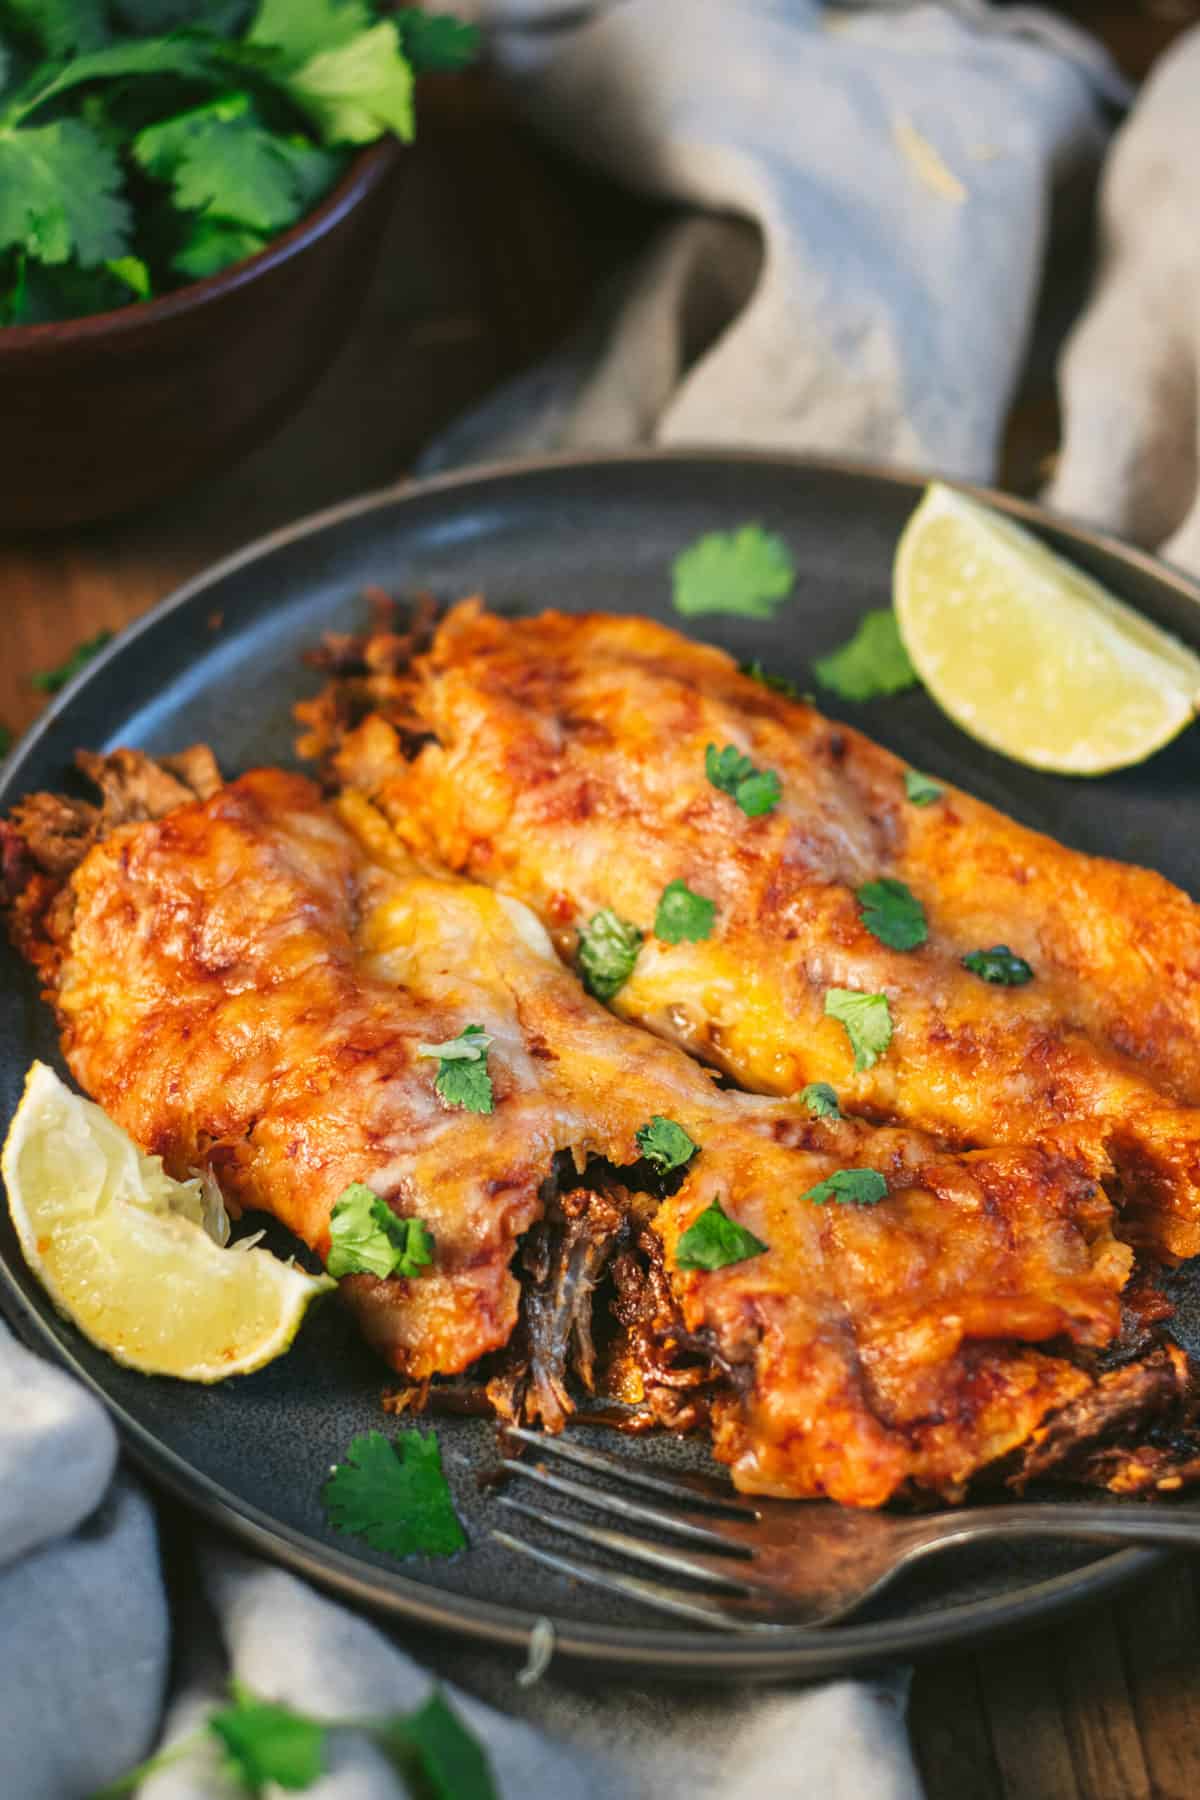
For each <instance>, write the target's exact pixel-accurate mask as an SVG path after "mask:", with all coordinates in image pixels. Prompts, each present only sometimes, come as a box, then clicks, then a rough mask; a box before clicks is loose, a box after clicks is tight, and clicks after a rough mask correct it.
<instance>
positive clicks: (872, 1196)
mask: <svg viewBox="0 0 1200 1800" xmlns="http://www.w3.org/2000/svg"><path fill="white" fill-rule="evenodd" d="M887 1191H888V1185H887V1182H886V1181H885V1180H884V1179H883V1176H882V1175H880V1174H878V1173H877V1172H876V1170H874V1169H837V1170H835V1171H834V1173H833V1174H832V1175H830V1176H828V1177H827V1178H826V1179H825V1180H824V1181H818V1183H817V1185H816V1187H811V1188H809V1190H808V1192H807V1194H801V1196H800V1198H801V1199H802V1200H811V1201H812V1203H813V1205H814V1206H824V1205H826V1204H827V1202H829V1201H830V1200H834V1201H836V1202H837V1204H838V1205H839V1206H878V1204H879V1202H880V1201H881V1200H883V1199H886V1197H887Z"/></svg>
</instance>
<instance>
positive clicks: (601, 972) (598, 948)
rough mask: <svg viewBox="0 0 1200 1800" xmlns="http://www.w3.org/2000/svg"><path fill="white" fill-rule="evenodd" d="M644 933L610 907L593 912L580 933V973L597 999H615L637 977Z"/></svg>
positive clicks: (585, 985)
mask: <svg viewBox="0 0 1200 1800" xmlns="http://www.w3.org/2000/svg"><path fill="white" fill-rule="evenodd" d="M642 937H643V933H642V932H640V931H639V930H638V928H637V926H636V925H631V924H630V923H629V921H628V919H620V918H618V917H617V915H616V913H615V912H612V911H611V910H610V909H609V908H608V907H607V906H605V907H601V909H600V911H599V912H598V913H593V914H592V916H591V918H590V919H589V920H588V922H587V924H586V925H585V926H584V927H583V929H582V930H581V931H580V933H579V971H580V974H581V975H582V976H583V985H584V987H585V988H586V989H587V991H588V993H589V994H594V995H595V996H596V998H597V1000H611V999H612V997H613V995H614V994H616V993H619V992H620V990H621V989H622V988H623V987H624V986H625V983H626V982H627V981H628V980H629V977H630V976H631V975H632V974H633V965H634V963H636V961H637V959H638V951H639V950H640V949H641V947H642Z"/></svg>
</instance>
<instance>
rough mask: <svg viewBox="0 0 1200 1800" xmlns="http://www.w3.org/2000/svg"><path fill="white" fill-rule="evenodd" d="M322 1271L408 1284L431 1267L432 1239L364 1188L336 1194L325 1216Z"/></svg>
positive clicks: (363, 1185) (417, 1224) (357, 1186)
mask: <svg viewBox="0 0 1200 1800" xmlns="http://www.w3.org/2000/svg"><path fill="white" fill-rule="evenodd" d="M329 1242H330V1248H329V1255H328V1256H327V1257H326V1259H325V1267H326V1268H327V1269H328V1271H329V1273H330V1274H331V1275H333V1276H335V1277H337V1278H338V1279H340V1278H341V1277H342V1276H343V1275H374V1276H377V1277H378V1279H379V1280H380V1281H384V1280H386V1279H387V1278H388V1277H389V1276H392V1275H402V1276H404V1277H405V1279H406V1280H409V1281H411V1280H413V1279H415V1277H416V1276H418V1275H419V1274H420V1273H421V1270H422V1269H426V1268H428V1267H429V1265H430V1264H431V1263H432V1261H433V1237H432V1235H431V1233H430V1231H429V1230H428V1228H427V1227H426V1226H425V1225H424V1224H423V1223H422V1222H421V1220H420V1219H402V1218H400V1217H398V1215H397V1214H396V1213H394V1212H393V1211H392V1209H391V1207H390V1206H389V1205H388V1204H387V1202H386V1200H381V1199H380V1198H379V1195H378V1194H377V1193H375V1192H374V1190H373V1189H372V1188H369V1187H367V1185H366V1183H365V1182H362V1181H352V1182H351V1183H350V1185H349V1186H348V1187H346V1188H343V1189H342V1192H341V1193H340V1194H339V1196H338V1198H337V1199H336V1200H335V1202H334V1206H333V1211H332V1213H331V1214H330V1215H329Z"/></svg>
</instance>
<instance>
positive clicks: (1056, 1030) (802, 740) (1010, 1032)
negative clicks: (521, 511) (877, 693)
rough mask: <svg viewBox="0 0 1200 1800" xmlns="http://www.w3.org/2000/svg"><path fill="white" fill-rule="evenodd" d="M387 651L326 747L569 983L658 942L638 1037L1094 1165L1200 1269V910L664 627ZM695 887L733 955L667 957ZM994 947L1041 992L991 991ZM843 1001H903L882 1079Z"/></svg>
mask: <svg viewBox="0 0 1200 1800" xmlns="http://www.w3.org/2000/svg"><path fill="white" fill-rule="evenodd" d="M385 641H390V643H391V644H392V647H393V649H394V647H395V644H396V641H397V640H395V639H392V640H383V639H375V640H370V641H369V643H368V646H367V657H368V661H366V662H364V661H363V660H362V655H361V653H360V658H359V661H358V662H357V663H354V662H353V660H352V658H351V656H350V653H349V652H348V651H347V650H346V649H345V647H344V646H343V650H342V661H341V664H340V665H339V668H340V673H339V675H338V679H337V680H335V682H334V683H333V684H332V686H331V688H330V689H329V691H328V692H327V694H326V695H325V696H324V697H323V699H322V700H321V701H320V702H318V703H317V704H316V705H314V706H312V707H310V708H309V709H307V711H308V718H309V723H310V727H311V729H310V733H309V738H308V744H309V747H310V748H311V749H314V750H316V751H321V752H323V753H324V754H325V755H326V757H327V759H328V762H329V766H330V767H331V768H332V771H333V772H334V775H335V777H336V779H337V780H339V781H340V782H342V783H344V784H346V785H347V786H350V787H353V788H356V789H358V790H360V791H362V792H364V793H366V794H368V795H369V796H371V798H372V799H373V800H374V801H375V802H376V804H377V805H378V806H379V807H380V808H381V809H382V810H383V811H384V813H385V814H386V816H387V817H388V819H389V820H390V822H391V823H392V825H393V827H394V828H395V830H396V831H397V832H398V833H399V834H400V835H401V836H402V837H403V838H404V840H405V841H406V842H407V843H408V844H409V845H411V846H412V847H413V849H414V850H415V851H416V853H417V854H419V855H423V856H429V857H436V858H438V859H439V860H440V861H441V862H443V863H445V864H448V865H449V866H450V867H452V868H454V869H457V870H461V871H462V872H463V873H465V874H468V875H470V876H471V877H472V878H473V879H475V880H478V881H484V882H487V883H488V884H489V885H492V886H494V887H496V888H499V889H501V890H503V891H504V892H505V893H509V894H513V895H516V896H518V897H519V898H520V899H522V900H524V901H526V902H527V903H528V905H530V906H531V907H532V908H533V909H534V910H535V911H536V912H537V914H538V915H539V917H540V918H541V919H542V921H543V922H544V923H545V925H546V927H547V929H548V930H549V931H551V932H552V933H553V934H554V936H555V939H556V942H557V943H558V944H559V946H560V949H562V951H563V952H564V954H565V955H567V956H568V957H570V956H571V955H572V954H573V951H574V946H575V942H576V933H577V931H578V928H579V927H580V926H582V925H583V924H584V923H585V921H587V920H588V919H589V918H590V917H591V915H592V914H594V913H595V912H596V911H597V910H598V909H600V908H602V907H603V908H611V909H612V910H613V911H614V912H616V913H617V914H618V915H620V917H622V918H624V919H627V920H630V921H631V922H633V923H634V924H636V925H638V926H639V927H640V928H641V929H642V930H643V931H645V932H646V933H647V937H646V942H645V945H644V947H643V949H642V952H641V954H640V956H639V958H638V962H637V966H636V969H635V971H634V974H633V976H632V978H631V979H630V981H629V982H628V983H627V985H626V986H625V987H624V988H622V990H621V991H620V993H619V994H618V995H617V997H616V999H615V1000H614V1002H613V1005H614V1007H615V1009H616V1010H617V1011H618V1012H619V1013H621V1014H622V1015H623V1016H624V1017H626V1018H629V1019H632V1020H636V1021H637V1022H638V1023H639V1024H641V1025H644V1026H648V1027H649V1028H650V1029H651V1030H653V1031H655V1032H657V1033H659V1034H660V1035H661V1036H663V1037H665V1038H669V1039H671V1040H673V1041H674V1042H676V1043H678V1044H680V1045H682V1046H683V1047H685V1048H686V1049H688V1050H690V1051H692V1052H693V1053H695V1054H698V1055H700V1056H701V1057H703V1058H704V1059H705V1060H706V1061H708V1062H711V1063H713V1064H714V1065H716V1066H718V1067H719V1068H721V1069H723V1070H725V1071H727V1072H728V1073H729V1074H730V1075H731V1076H733V1077H734V1079H735V1080H736V1081H738V1082H739V1083H740V1084H741V1085H742V1086H743V1087H745V1088H748V1089H750V1090H753V1091H756V1092H760V1093H779V1094H786V1093H791V1092H794V1091H795V1090H797V1089H799V1088H800V1087H802V1086H803V1085H804V1084H805V1083H807V1082H811V1081H818V1080H819V1081H827V1082H830V1083H832V1084H833V1085H834V1086H835V1087H836V1089H837V1091H838V1093H839V1095H841V1096H842V1098H843V1102H844V1104H845V1105H846V1106H847V1107H848V1108H849V1109H851V1110H852V1111H855V1112H858V1113H861V1114H863V1115H864V1116H867V1117H870V1118H874V1119H877V1120H887V1121H893V1122H897V1123H902V1124H905V1125H912V1126H916V1127H919V1128H921V1129H923V1130H926V1131H930V1132H934V1133H937V1134H938V1135H939V1136H941V1137H943V1138H944V1139H946V1140H947V1141H950V1142H953V1143H955V1144H958V1145H975V1146H978V1145H996V1144H1006V1143H1014V1144H1027V1143H1050V1142H1064V1143H1069V1142H1081V1143H1084V1144H1086V1145H1088V1146H1090V1150H1089V1151H1088V1153H1089V1154H1090V1153H1102V1154H1104V1155H1106V1156H1108V1157H1109V1158H1110V1159H1111V1160H1112V1162H1113V1164H1114V1165H1115V1168H1116V1172H1117V1180H1116V1184H1115V1187H1114V1191H1115V1192H1116V1193H1117V1195H1118V1198H1119V1200H1120V1203H1121V1207H1122V1211H1123V1224H1122V1229H1123V1231H1124V1232H1125V1234H1126V1235H1127V1236H1128V1237H1129V1238H1130V1240H1131V1241H1133V1242H1140V1243H1142V1244H1145V1245H1146V1246H1148V1247H1149V1248H1151V1249H1152V1250H1153V1251H1155V1252H1156V1253H1157V1254H1159V1255H1162V1256H1167V1257H1182V1256H1188V1255H1192V1254H1195V1253H1196V1252H1197V1251H1200V1111H1197V1110H1196V1108H1197V1105H1198V1104H1200V910H1198V909H1197V907H1196V906H1195V905H1194V904H1193V902H1192V901H1191V900H1190V899H1189V898H1188V896H1187V895H1186V894H1184V893H1181V892H1180V890H1179V889H1178V888H1175V887H1173V886H1172V885H1171V884H1170V883H1169V882H1168V881H1166V880H1164V879H1163V878H1162V877H1161V876H1160V875H1156V874H1153V873H1151V872H1150V871H1148V870H1145V869H1139V868H1134V867H1129V866H1126V865H1124V864H1121V863H1116V862H1110V861H1106V860H1104V859H1102V858H1098V857H1089V856H1084V855H1081V854H1079V853H1077V852H1075V851H1071V850H1068V849H1065V848H1064V847H1063V846H1062V845H1061V844H1057V843H1055V842H1054V841H1052V840H1051V839H1049V838H1047V837H1043V836H1040V835H1039V834H1038V833H1036V832H1033V831H1029V830H1027V829H1025V828H1024V827H1022V826H1020V825H1017V824H1015V823H1014V822H1013V821H1012V820H1011V819H1007V818H1005V817H1004V816H1003V814H1001V813H999V812H996V811H994V810H993V809H992V808H990V807H987V806H984V805H982V804H981V803H980V802H979V801H977V800H973V799H972V798H971V797H970V796H969V795H967V794H964V793H962V792H960V791H959V790H957V789H955V788H951V787H946V788H945V789H944V792H943V795H942V797H941V798H940V799H939V800H938V801H937V803H936V804H933V805H929V806H926V807H917V806H914V805H912V804H911V803H909V802H908V800H907V798H906V793H905V787H904V779H903V777H904V772H905V771H904V765H903V764H902V763H900V762H899V761H898V760H897V758H896V757H894V756H892V755H890V754H889V753H888V752H887V751H885V750H883V749H881V748H880V747H879V746H878V745H876V744H874V743H872V742H871V741H870V740H869V739H867V738H865V737H863V736H862V735H861V734H860V733H858V732H856V731H853V730H851V729H850V728H848V727H847V726H844V725H839V724H832V723H831V722H830V721H829V720H828V719H825V718H823V717H822V716H821V714H820V713H819V712H817V711H816V710H814V708H812V707H811V706H808V705H804V704H802V703H800V702H798V701H792V700H789V699H787V698H785V697H784V696H783V695H781V694H779V693H776V692H773V691H771V690H770V689H769V688H767V687H766V686H764V685H763V684H762V683H760V682H757V681H755V680H752V679H751V678H749V677H747V676H745V675H743V674H741V673H739V671H738V669H737V668H736V666H735V665H734V663H733V662H732V660H731V659H730V658H729V657H728V656H726V655H725V654H724V653H723V652H721V651H719V650H715V649H711V648H708V647H706V646H704V645H700V644H697V643H694V642H692V641H691V640H690V639H688V638H685V637H683V636H681V635H680V634H678V633H676V632H674V631H671V630H668V629H666V628H665V627H663V626H660V625H657V624H654V623H652V622H651V621H649V620H647V619H643V618H628V617H616V616H609V615H604V614H592V615H584V616H573V615H565V614H559V613H546V614H542V615H540V616H538V617H535V618H521V619H502V618H498V617H496V616H495V615H493V614H490V613H487V612H485V611H484V610H483V609H482V608H481V606H480V604H479V603H478V602H475V601H469V602H465V603H463V604H462V605H460V606H458V607H456V608H455V609H454V610H453V611H452V612H451V613H450V614H449V615H448V616H447V617H446V619H445V620H444V621H443V623H442V625H441V626H440V628H439V629H438V630H437V632H436V634H435V635H434V637H433V641H432V646H431V647H430V648H429V649H428V651H427V652H425V653H423V654H416V655H415V656H414V655H412V653H411V651H410V650H406V651H405V653H404V656H403V658H398V657H393V660H392V661H391V663H388V658H387V657H386V656H385V655H384V654H383V653H382V650H381V651H380V655H379V656H378V657H377V658H376V661H375V663H374V664H371V663H370V661H369V657H370V644H371V643H374V644H376V645H377V646H380V645H382V644H383V643H384V642H385ZM371 709H373V710H371ZM364 713H365V714H366V716H365V717H364V716H363V715H364ZM710 744H712V745H714V746H715V747H716V748H717V749H718V750H720V749H721V748H723V747H724V746H725V745H727V744H732V745H734V746H735V747H736V749H737V750H738V751H740V752H742V753H743V754H745V755H746V756H748V757H749V758H750V759H751V761H752V762H753V763H754V764H755V765H756V766H758V767H760V768H764V769H773V770H774V771H775V772H776V773H777V774H778V776H779V778H780V782H781V787H782V797H781V799H780V802H779V805H778V806H777V808H776V809H775V810H774V811H773V812H771V813H769V814H767V815H764V816H761V817H757V818H748V817H747V816H745V814H744V813H743V812H742V811H741V810H740V808H739V807H738V805H737V804H736V803H735V801H734V800H733V799H731V798H730V797H729V795H728V794H726V793H723V792H721V791H719V790H718V789H717V788H716V787H714V786H713V785H712V784H711V783H710V781H709V780H708V779H707V776H706V773H705V751H706V747H707V746H708V745H710ZM881 876H890V877H892V878H894V879H897V880H900V881H902V882H904V883H906V884H907V885H908V886H909V888H911V890H912V892H913V893H914V894H915V895H916V896H917V898H918V899H919V900H920V902H921V904H922V906H923V907H924V910H925V914H926V917H927V919H928V925H929V936H928V942H927V943H925V944H924V945H923V946H921V947H920V948H919V949H916V950H911V951H901V950H895V949H890V948H888V947H887V946H886V945H885V944H883V943H881V942H879V941H878V939H877V938H876V937H875V936H873V935H872V933H871V932H870V931H869V930H868V928H867V926H866V924H865V923H864V922H863V919H862V917H861V911H860V907H859V904H858V902H857V900H856V898H855V890H856V889H857V888H858V887H860V886H861V885H862V884H864V883H866V882H869V881H873V880H875V879H877V878H879V877H881ZM675 880H682V881H684V882H686V883H687V885H688V886H689V887H690V888H692V889H693V890H694V891H696V892H697V893H699V894H701V895H703V896H705V897H706V898H709V899H711V900H712V901H714V902H715V904H716V920H715V925H714V929H713V932H712V935H711V937H710V938H709V939H707V940H706V941H704V942H701V943H683V944H678V945H670V944H667V943H664V942H661V941H660V940H658V939H657V938H655V937H654V935H653V931H652V927H653V922H654V916H655V908H656V906H657V903H658V899H659V896H660V895H661V894H662V891H663V889H664V887H665V886H666V885H667V883H668V882H671V881H675ZM995 944H1005V945H1008V946H1009V947H1010V948H1011V949H1013V950H1014V951H1016V952H1018V953H1019V954H1020V955H1021V956H1023V957H1025V958H1026V959H1027V960H1028V962H1029V963H1030V964H1031V965H1032V966H1033V968H1034V971H1035V979H1034V980H1033V981H1032V982H1030V983H1029V984H1028V985H1027V986H1024V987H1007V988H1006V987H999V986H994V985H990V984H988V983H986V982H984V981H983V980H981V979H980V978H979V977H978V976H977V975H975V974H972V973H970V972H968V970H966V969H965V968H964V967H963V966H962V961H961V959H962V957H963V956H964V954H966V953H967V952H969V951H972V950H977V949H980V948H987V947H990V946H992V945H995ZM830 988H848V989H853V990H858V991H861V992H866V993H883V994H886V996H887V998H888V1003H889V1007H890V1010H891V1015H892V1020H893V1023H894V1036H893V1038H892V1042H891V1045H890V1047H889V1048H888V1050H887V1052H886V1054H884V1055H883V1056H882V1057H880V1059H879V1061H878V1062H877V1063H876V1064H875V1066H874V1067H873V1068H870V1069H856V1068H855V1066H854V1058H853V1056H852V1053H851V1049H850V1045H849V1042H848V1039H847V1035H846V1032H845V1030H844V1029H843V1027H842V1025H841V1024H840V1023H838V1022H837V1021H836V1020H835V1019H832V1018H827V1017H826V1016H825V1015H824V1000H825V995H826V992H827V991H828V990H829V989H830Z"/></svg>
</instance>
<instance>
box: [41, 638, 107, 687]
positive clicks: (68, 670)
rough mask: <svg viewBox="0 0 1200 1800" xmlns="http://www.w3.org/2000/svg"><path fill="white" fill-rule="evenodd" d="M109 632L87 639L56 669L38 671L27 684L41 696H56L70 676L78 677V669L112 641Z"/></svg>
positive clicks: (84, 666)
mask: <svg viewBox="0 0 1200 1800" xmlns="http://www.w3.org/2000/svg"><path fill="white" fill-rule="evenodd" d="M112 635H113V634H112V632H111V631H98V632H97V633H96V635H95V637H91V638H88V639H87V640H86V642H85V643H82V644H77V645H76V646H75V648H74V650H72V652H71V654H70V656H68V657H67V658H66V660H65V661H64V662H61V663H59V665H58V667H57V668H56V669H39V670H38V671H37V672H36V674H33V675H31V676H30V677H29V684H30V686H31V687H35V688H37V689H38V690H39V692H41V693H43V694H57V692H58V690H59V688H64V687H66V685H67V683H68V681H70V680H71V678H72V676H75V675H78V673H79V671H80V669H83V668H86V667H87V665H88V663H90V662H91V660H92V658H93V656H97V655H98V654H99V653H100V651H101V650H103V648H104V646H105V644H108V643H111V641H112Z"/></svg>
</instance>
